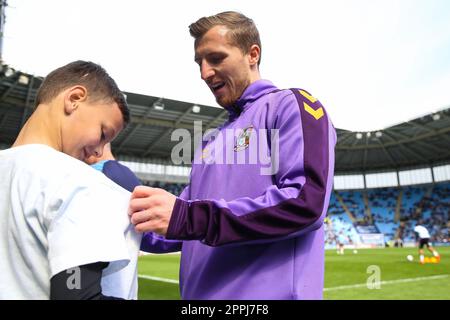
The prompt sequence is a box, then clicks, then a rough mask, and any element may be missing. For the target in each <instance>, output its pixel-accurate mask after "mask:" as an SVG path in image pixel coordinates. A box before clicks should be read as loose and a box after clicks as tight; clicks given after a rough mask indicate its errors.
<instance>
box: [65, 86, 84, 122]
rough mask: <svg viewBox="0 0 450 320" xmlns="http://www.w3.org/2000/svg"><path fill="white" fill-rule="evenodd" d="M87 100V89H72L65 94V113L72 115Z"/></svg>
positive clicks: (77, 87)
mask: <svg viewBox="0 0 450 320" xmlns="http://www.w3.org/2000/svg"><path fill="white" fill-rule="evenodd" d="M86 100H87V89H86V87H84V86H81V85H77V86H73V87H70V88H69V89H67V90H66V91H65V94H64V112H65V113H66V114H68V115H69V114H72V112H74V111H75V110H76V109H77V108H78V106H79V104H80V103H81V102H85V101H86Z"/></svg>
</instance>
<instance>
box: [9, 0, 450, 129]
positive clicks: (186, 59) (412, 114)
mask: <svg viewBox="0 0 450 320" xmlns="http://www.w3.org/2000/svg"><path fill="white" fill-rule="evenodd" d="M8 3H9V8H7V12H6V13H7V22H6V26H5V39H4V43H3V46H4V52H3V58H4V61H5V62H6V63H8V64H10V65H11V66H13V67H15V68H17V69H20V70H23V71H25V72H29V73H32V74H35V75H40V76H45V75H46V74H47V73H48V72H50V71H51V70H53V69H54V68H56V67H58V66H60V65H63V64H65V63H68V62H70V61H72V60H77V59H87V60H92V61H95V62H98V63H100V64H102V65H103V66H104V67H105V68H106V69H107V70H108V71H109V73H110V74H111V75H112V76H113V77H114V78H115V79H116V80H117V82H118V84H119V86H120V87H121V88H122V89H123V90H126V91H131V92H137V93H142V94H148V95H152V96H161V97H165V98H170V99H177V100H183V101H189V102H192V103H199V104H206V105H212V106H217V105H216V103H215V101H214V98H213V97H212V95H211V93H210V92H209V89H208V88H206V86H205V85H204V84H203V83H202V81H201V79H200V76H199V71H198V67H197V66H196V64H195V63H194V62H193V41H192V39H191V38H190V36H189V34H188V30H187V26H188V25H189V24H190V23H191V22H193V21H195V20H197V19H198V18H199V17H201V16H204V15H211V14H215V13H217V12H220V11H225V10H237V11H241V12H242V13H244V14H246V15H248V16H250V17H251V18H253V19H254V20H255V22H256V24H257V26H258V28H259V30H260V33H261V38H262V44H263V51H262V54H263V55H262V63H261V75H262V77H263V78H265V79H269V80H272V81H273V82H274V83H275V84H276V85H278V86H279V87H281V88H290V87H300V88H304V89H306V90H308V91H309V92H311V93H312V94H313V95H315V96H316V97H317V98H318V99H319V100H321V102H322V104H323V105H324V106H325V108H326V109H327V110H328V112H329V114H330V116H331V118H332V119H333V122H334V124H335V126H336V127H338V128H343V129H348V130H355V131H357V130H360V131H370V130H377V129H382V128H385V127H387V126H390V125H393V124H396V123H399V122H402V121H407V120H410V119H413V118H416V117H418V116H421V115H424V114H427V113H430V112H434V111H437V110H439V109H442V108H445V107H448V106H450V1H446V0H428V1H425V0H402V1H400V0H378V1H369V0H367V1H363V0H339V1H332V0H329V1H326V0H316V1H299V0H297V1H294V0H293V1H287V0H277V1H276V2H268V1H267V2H266V1H254V0H247V1H234V0H229V1H214V0H191V1H182V0H167V1H164V2H161V1H143V0H128V1H118V0H109V1H106V0H78V1H76V2H75V1H66V0H59V1H58V0H41V1H35V0H34V1H33V0H9V1H8ZM275 5H276V6H275Z"/></svg>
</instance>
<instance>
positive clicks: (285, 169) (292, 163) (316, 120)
mask: <svg viewBox="0 0 450 320" xmlns="http://www.w3.org/2000/svg"><path fill="white" fill-rule="evenodd" d="M302 92H303V94H302ZM272 128H275V129H278V130H279V170H278V172H277V174H276V175H275V176H274V180H275V182H274V184H273V185H272V186H270V187H269V188H267V189H266V190H265V192H264V194H263V195H261V196H260V197H258V198H256V199H251V198H238V199H235V200H232V201H228V202H226V201H224V200H200V201H185V200H183V199H181V198H178V199H177V201H176V203H175V207H174V210H173V213H172V218H171V221H170V224H169V228H168V232H167V235H166V237H167V238H173V239H184V240H194V239H196V240H201V241H202V242H204V243H205V244H207V245H210V246H219V245H225V244H233V243H243V242H251V243H253V242H268V241H278V240H281V239H286V238H291V237H297V236H300V235H302V234H304V233H307V232H311V231H314V230H316V229H317V228H319V227H320V226H321V225H322V223H323V218H324V216H325V213H326V210H327V207H328V202H329V198H330V192H331V188H332V179H333V170H334V146H335V143H336V133H335V130H334V128H333V126H332V124H331V122H330V120H329V119H328V116H327V114H326V113H325V110H324V108H323V106H322V105H321V104H320V102H319V101H317V100H315V99H314V98H313V97H311V96H310V95H309V94H307V93H306V95H305V91H300V90H297V89H295V90H294V89H293V90H292V94H290V95H288V96H286V97H285V98H284V99H283V100H282V101H280V103H279V105H278V111H277V115H276V117H275V120H274V123H273V126H272Z"/></svg>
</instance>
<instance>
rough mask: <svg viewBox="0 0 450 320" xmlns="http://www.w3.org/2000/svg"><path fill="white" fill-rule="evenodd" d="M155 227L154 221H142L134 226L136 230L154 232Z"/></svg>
mask: <svg viewBox="0 0 450 320" xmlns="http://www.w3.org/2000/svg"><path fill="white" fill-rule="evenodd" d="M156 229H157V224H156V223H155V222H154V221H147V222H142V223H139V224H137V225H136V226H135V227H134V230H136V232H154V231H155V230H156Z"/></svg>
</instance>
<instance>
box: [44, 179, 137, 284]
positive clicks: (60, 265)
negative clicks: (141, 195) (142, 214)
mask: <svg viewBox="0 0 450 320" xmlns="http://www.w3.org/2000/svg"><path fill="white" fill-rule="evenodd" d="M99 174H100V173H99ZM100 175H101V174H100ZM102 178H104V179H101V178H100V177H98V179H87V180H88V182H80V180H82V179H80V177H79V176H75V175H71V176H69V177H68V178H67V179H64V185H63V186H60V188H58V190H57V191H55V192H54V194H53V195H52V196H51V197H49V200H48V205H46V207H45V213H46V216H47V220H48V221H51V222H50V223H49V226H48V234H47V236H48V246H49V248H48V259H49V263H50V271H51V276H54V275H56V274H58V273H59V272H61V271H63V270H66V269H70V268H73V267H76V266H80V265H85V264H90V263H95V262H109V263H110V266H109V267H108V268H107V269H105V271H104V275H107V274H111V273H114V272H116V271H118V270H120V269H122V268H124V267H125V266H126V265H127V264H128V263H129V261H130V253H129V251H128V248H127V243H126V238H125V231H126V230H127V229H128V228H129V225H130V221H129V217H128V214H127V209H128V203H129V199H130V193H129V192H128V191H126V190H123V189H122V188H119V187H117V186H115V185H114V184H113V183H112V182H111V181H109V180H108V179H107V178H106V177H103V176H102Z"/></svg>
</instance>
